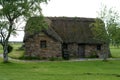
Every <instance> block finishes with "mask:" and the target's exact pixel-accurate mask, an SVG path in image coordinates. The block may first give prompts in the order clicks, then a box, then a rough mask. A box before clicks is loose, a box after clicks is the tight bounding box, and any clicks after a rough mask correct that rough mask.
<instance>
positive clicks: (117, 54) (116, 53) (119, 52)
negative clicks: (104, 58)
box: [110, 46, 120, 58]
mask: <svg viewBox="0 0 120 80" xmlns="http://www.w3.org/2000/svg"><path fill="white" fill-rule="evenodd" d="M110 50H111V54H112V57H113V58H120V48H117V47H114V46H111V47H110Z"/></svg>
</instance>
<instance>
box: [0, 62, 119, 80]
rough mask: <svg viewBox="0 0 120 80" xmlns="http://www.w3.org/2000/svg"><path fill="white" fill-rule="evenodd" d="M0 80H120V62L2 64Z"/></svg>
mask: <svg viewBox="0 0 120 80" xmlns="http://www.w3.org/2000/svg"><path fill="white" fill-rule="evenodd" d="M0 80H120V61H108V62H103V61H81V62H12V63H8V64H4V63H2V62H0Z"/></svg>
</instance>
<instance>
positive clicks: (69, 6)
mask: <svg viewBox="0 0 120 80" xmlns="http://www.w3.org/2000/svg"><path fill="white" fill-rule="evenodd" d="M101 4H105V5H106V6H107V7H114V8H115V9H116V10H118V12H120V0H50V1H49V2H48V4H47V5H46V4H42V5H41V6H42V12H43V15H44V16H53V17H54V16H57V17H58V16H65V17H93V18H95V17H97V12H98V11H99V10H100V8H101ZM23 36H24V33H23V32H21V31H20V32H18V35H17V36H11V38H10V41H22V40H23Z"/></svg>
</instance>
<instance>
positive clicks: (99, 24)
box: [91, 18, 110, 61]
mask: <svg viewBox="0 0 120 80" xmlns="http://www.w3.org/2000/svg"><path fill="white" fill-rule="evenodd" d="M91 27H92V28H91V30H92V33H93V35H94V38H95V39H96V40H97V39H98V40H99V41H100V42H102V43H103V50H102V53H101V57H102V58H103V60H104V61H106V60H107V58H108V56H110V49H109V42H110V39H109V36H108V34H107V31H106V29H105V24H104V22H103V21H102V20H101V19H99V18H96V19H95V22H94V23H92V24H91Z"/></svg>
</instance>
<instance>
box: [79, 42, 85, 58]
mask: <svg viewBox="0 0 120 80" xmlns="http://www.w3.org/2000/svg"><path fill="white" fill-rule="evenodd" d="M78 57H79V58H84V57H85V45H83V44H79V45H78Z"/></svg>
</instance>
